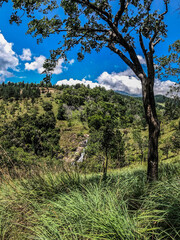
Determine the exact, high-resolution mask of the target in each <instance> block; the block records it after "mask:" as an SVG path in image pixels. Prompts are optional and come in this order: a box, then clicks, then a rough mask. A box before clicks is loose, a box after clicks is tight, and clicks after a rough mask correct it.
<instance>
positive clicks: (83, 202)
mask: <svg viewBox="0 0 180 240" xmlns="http://www.w3.org/2000/svg"><path fill="white" fill-rule="evenodd" d="M179 175H180V164H179V162H176V163H167V164H162V165H161V166H160V174H159V177H160V180H159V181H158V182H156V183H154V184H148V183H147V182H146V170H145V168H144V166H140V167H138V166H136V167H135V168H134V169H133V167H131V168H127V167H126V168H124V169H123V170H120V171H117V170H116V171H112V172H111V173H110V174H109V176H108V178H107V180H106V182H104V181H102V178H101V175H100V174H88V175H79V174H78V173H76V172H71V173H70V172H66V173H64V172H58V171H57V172H55V171H50V170H49V171H48V170H47V169H46V170H44V171H43V170H42V171H40V172H38V171H37V172H33V171H32V172H31V174H29V175H28V177H26V178H16V179H12V178H11V177H10V176H8V175H7V174H5V173H4V175H2V177H3V178H2V184H1V189H0V191H1V194H0V239H3V240H8V239H47V240H49V239H53V240H55V239H63V240H64V239H67V240H68V239H124V240H126V239H127V240H128V239H129V240H131V239H134V240H135V239H149V240H150V239H158V240H159V239H174V240H176V239H179V238H180V191H179V188H180V185H179V184H180V182H179V181H180V179H179Z"/></svg>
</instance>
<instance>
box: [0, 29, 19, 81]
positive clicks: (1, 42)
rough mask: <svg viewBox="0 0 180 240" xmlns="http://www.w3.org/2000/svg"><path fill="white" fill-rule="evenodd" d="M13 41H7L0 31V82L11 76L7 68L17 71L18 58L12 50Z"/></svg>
mask: <svg viewBox="0 0 180 240" xmlns="http://www.w3.org/2000/svg"><path fill="white" fill-rule="evenodd" d="M12 47H13V43H9V42H7V41H6V39H5V38H4V36H3V34H2V33H0V82H2V81H4V80H5V79H6V78H9V77H13V74H12V73H11V72H9V70H10V69H11V70H14V71H18V69H17V66H18V65H19V60H18V58H17V55H16V53H15V52H14V51H13V50H12Z"/></svg>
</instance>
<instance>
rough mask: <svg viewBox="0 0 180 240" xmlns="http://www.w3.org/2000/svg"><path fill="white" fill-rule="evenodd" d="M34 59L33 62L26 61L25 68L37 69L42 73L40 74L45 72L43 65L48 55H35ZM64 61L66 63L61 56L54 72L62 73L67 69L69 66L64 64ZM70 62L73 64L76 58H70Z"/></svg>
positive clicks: (29, 69)
mask: <svg viewBox="0 0 180 240" xmlns="http://www.w3.org/2000/svg"><path fill="white" fill-rule="evenodd" d="M34 60H35V61H33V62H31V63H25V70H28V71H31V70H32V71H35V70H37V71H38V73H40V74H41V73H43V71H44V70H45V69H44V67H43V64H44V62H45V60H46V57H45V56H43V55H40V56H39V57H34ZM64 63H65V61H64V59H63V58H60V59H59V60H58V63H57V65H56V67H55V68H54V70H53V72H52V73H53V74H56V75H58V74H60V73H62V72H63V70H67V67H66V66H63V64H64ZM69 63H70V64H71V65H72V64H73V63H74V59H72V60H70V61H69Z"/></svg>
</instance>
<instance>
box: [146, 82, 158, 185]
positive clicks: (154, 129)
mask: <svg viewBox="0 0 180 240" xmlns="http://www.w3.org/2000/svg"><path fill="white" fill-rule="evenodd" d="M153 87H154V79H147V78H146V79H144V81H142V92H143V103H144V109H145V116H146V121H147V123H148V126H149V146H148V169H147V180H148V181H149V182H152V181H155V180H158V138H159V133H160V123H159V121H158V117H157V113H156V107H155V98H154V90H153Z"/></svg>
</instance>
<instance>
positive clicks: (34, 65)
mask: <svg viewBox="0 0 180 240" xmlns="http://www.w3.org/2000/svg"><path fill="white" fill-rule="evenodd" d="M34 60H35V61H34V62H31V63H25V70H28V71H31V70H33V71H34V70H37V71H38V73H42V72H43V71H44V68H43V64H44V61H45V60H46V57H45V56H43V55H40V56H39V57H34Z"/></svg>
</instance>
